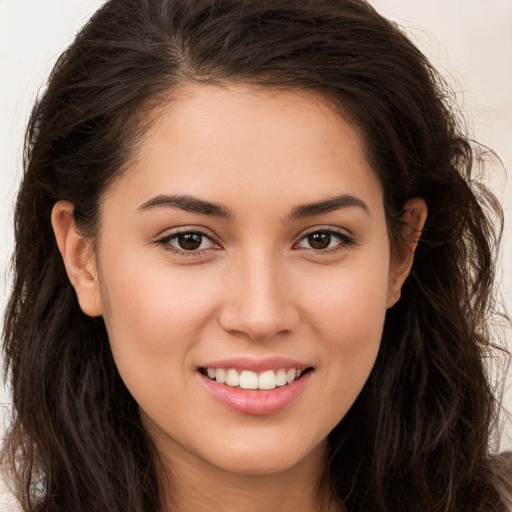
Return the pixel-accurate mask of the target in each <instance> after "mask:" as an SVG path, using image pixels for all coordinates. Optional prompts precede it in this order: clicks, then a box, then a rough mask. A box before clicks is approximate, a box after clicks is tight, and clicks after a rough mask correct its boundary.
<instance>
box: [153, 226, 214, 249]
mask: <svg viewBox="0 0 512 512" xmlns="http://www.w3.org/2000/svg"><path fill="white" fill-rule="evenodd" d="M157 243H158V244H159V245H161V246H162V247H163V248H164V249H167V250H170V251H173V252H174V253H178V254H181V255H184V254H186V253H190V254H191V255H192V254H195V253H200V252H203V251H206V250H208V249H220V247H219V246H218V245H217V244H216V243H215V242H214V241H213V240H212V239H211V238H210V237H209V236H208V235H205V234H204V233H202V232H201V231H183V232H181V233H174V234H171V235H168V236H165V237H163V238H161V239H160V240H158V241H157Z"/></svg>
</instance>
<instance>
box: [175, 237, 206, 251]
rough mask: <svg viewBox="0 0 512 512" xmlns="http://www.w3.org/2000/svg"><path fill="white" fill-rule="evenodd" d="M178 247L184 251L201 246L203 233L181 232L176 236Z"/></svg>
mask: <svg viewBox="0 0 512 512" xmlns="http://www.w3.org/2000/svg"><path fill="white" fill-rule="evenodd" d="M176 242H177V244H178V245H179V247H180V249H183V250H184V251H196V250H197V249H199V248H200V247H201V244H202V242H203V235H201V234H200V233H181V234H179V235H178V236H177V237H176Z"/></svg>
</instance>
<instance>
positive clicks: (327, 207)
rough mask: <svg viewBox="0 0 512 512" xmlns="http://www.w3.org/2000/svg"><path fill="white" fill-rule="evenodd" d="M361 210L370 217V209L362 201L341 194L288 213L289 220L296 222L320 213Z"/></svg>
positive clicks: (296, 208) (350, 195)
mask: <svg viewBox="0 0 512 512" xmlns="http://www.w3.org/2000/svg"><path fill="white" fill-rule="evenodd" d="M354 207H355V208H361V209H362V210H363V211H364V212H365V213H367V214H368V215H369V216H370V217H371V216H372V214H371V213H370V209H369V208H368V206H367V205H366V203H365V202H364V201H362V200H361V199H359V198H358V197H357V196H354V195H352V194H342V195H341V196H335V197H331V198H330V199H325V200H323V201H318V202H314V203H308V204H304V205H300V206H297V207H295V208H294V209H293V210H292V212H291V213H290V217H289V218H290V220H298V219H302V218H304V217H313V216H314V215H320V214H322V213H329V212H333V211H336V210H340V209H343V208H354Z"/></svg>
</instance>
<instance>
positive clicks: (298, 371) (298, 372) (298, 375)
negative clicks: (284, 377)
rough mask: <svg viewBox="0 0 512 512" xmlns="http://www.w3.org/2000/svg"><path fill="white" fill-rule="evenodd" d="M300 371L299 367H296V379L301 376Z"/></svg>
mask: <svg viewBox="0 0 512 512" xmlns="http://www.w3.org/2000/svg"><path fill="white" fill-rule="evenodd" d="M301 373H302V372H301V371H300V370H299V369H297V379H298V378H299V377H300V376H301Z"/></svg>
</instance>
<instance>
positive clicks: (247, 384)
mask: <svg viewBox="0 0 512 512" xmlns="http://www.w3.org/2000/svg"><path fill="white" fill-rule="evenodd" d="M240 387H241V388H242V389H258V374H257V373H255V372H251V371H250V370H244V371H243V372H242V373H241V374H240Z"/></svg>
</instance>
